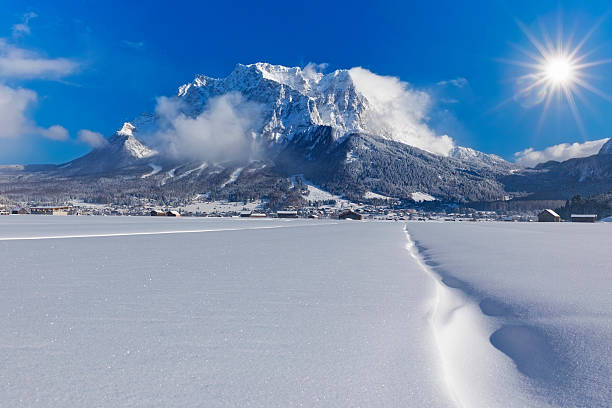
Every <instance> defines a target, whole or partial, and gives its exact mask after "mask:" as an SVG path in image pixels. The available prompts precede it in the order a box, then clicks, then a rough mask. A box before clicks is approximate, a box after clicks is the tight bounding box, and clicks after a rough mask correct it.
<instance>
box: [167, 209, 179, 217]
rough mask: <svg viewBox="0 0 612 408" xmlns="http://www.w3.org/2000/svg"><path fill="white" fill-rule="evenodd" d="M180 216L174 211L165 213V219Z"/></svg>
mask: <svg viewBox="0 0 612 408" xmlns="http://www.w3.org/2000/svg"><path fill="white" fill-rule="evenodd" d="M180 216H181V214H180V213H179V212H178V211H176V210H170V211H167V212H166V217H180Z"/></svg>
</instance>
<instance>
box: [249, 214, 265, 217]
mask: <svg viewBox="0 0 612 408" xmlns="http://www.w3.org/2000/svg"><path fill="white" fill-rule="evenodd" d="M250 217H251V218H266V214H264V213H251V216H250Z"/></svg>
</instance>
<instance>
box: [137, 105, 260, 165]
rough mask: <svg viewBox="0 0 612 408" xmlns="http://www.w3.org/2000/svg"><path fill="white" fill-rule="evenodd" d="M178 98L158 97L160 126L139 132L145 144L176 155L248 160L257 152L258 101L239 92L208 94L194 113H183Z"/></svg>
mask: <svg viewBox="0 0 612 408" xmlns="http://www.w3.org/2000/svg"><path fill="white" fill-rule="evenodd" d="M182 103H183V102H182V101H180V100H179V99H177V98H167V97H160V98H157V107H156V109H155V113H156V114H157V116H158V118H159V122H160V130H158V131H156V132H155V133H153V134H150V135H146V134H145V135H142V137H143V139H144V140H145V141H146V142H147V144H149V145H151V146H153V147H154V148H155V149H157V150H158V151H161V152H164V153H166V154H168V155H170V156H172V157H175V158H183V159H193V160H196V159H197V160H210V161H227V160H241V161H244V160H248V159H249V158H252V157H253V155H254V154H256V150H257V146H256V145H255V143H254V139H255V133H254V130H255V129H257V128H259V126H260V125H261V116H262V115H261V109H260V107H259V105H257V104H255V103H253V102H249V101H246V100H245V99H244V98H243V97H242V95H240V94H239V93H228V94H225V95H222V96H217V97H214V98H211V99H210V100H209V101H208V103H207V106H206V107H205V109H204V111H203V112H202V113H201V114H200V115H198V116H197V117H195V118H193V117H189V116H186V115H185V114H184V113H182V110H183V108H184V107H183V106H182V105H181V104H182Z"/></svg>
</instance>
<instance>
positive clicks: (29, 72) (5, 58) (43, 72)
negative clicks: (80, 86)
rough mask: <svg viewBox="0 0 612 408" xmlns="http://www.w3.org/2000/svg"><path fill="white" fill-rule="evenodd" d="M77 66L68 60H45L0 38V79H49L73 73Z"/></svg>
mask: <svg viewBox="0 0 612 408" xmlns="http://www.w3.org/2000/svg"><path fill="white" fill-rule="evenodd" d="M78 68H79V64H78V63H77V62H75V61H73V60H71V59H68V58H45V57H43V56H41V55H39V54H37V53H35V52H33V51H29V50H26V49H23V48H19V47H16V46H14V45H11V44H9V43H8V42H7V41H6V39H3V38H0V79H3V78H4V79H9V78H16V79H26V78H50V79H56V78H61V77H64V76H67V75H69V74H72V73H74V72H75V71H76V70H77V69H78Z"/></svg>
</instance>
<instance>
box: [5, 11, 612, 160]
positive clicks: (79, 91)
mask: <svg viewBox="0 0 612 408" xmlns="http://www.w3.org/2000/svg"><path fill="white" fill-rule="evenodd" d="M221 3H222V4H221ZM374 3H377V4H374ZM0 5H1V6H2V10H3V12H2V13H0V39H2V40H0V59H1V57H2V52H4V53H5V54H6V53H8V52H9V51H10V50H13V54H14V53H15V52H16V51H15V50H17V51H19V52H21V53H29V54H28V55H29V56H30V57H32V58H36V59H37V61H38V62H40V63H41V64H43V65H41V67H40V69H39V70H38V71H37V72H34V73H30V74H27V73H23V72H13V73H11V72H9V73H7V72H4V75H3V72H2V69H1V67H0V90H2V89H3V90H4V94H5V100H6V98H7V97H6V95H12V96H10V97H13V98H18V101H21V102H23V101H24V100H26V101H28V102H27V103H25V102H24V103H25V105H24V106H25V107H24V109H23V110H22V111H20V114H22V119H23V120H24V121H26V122H27V126H28V131H24V132H21V133H23V134H15V135H10V137H9V135H5V136H6V137H2V132H1V131H0V144H3V145H4V147H3V148H2V149H0V163H4V164H6V163H60V162H64V161H68V160H70V159H72V158H74V157H76V156H78V155H81V154H83V153H86V152H87V151H88V150H89V149H90V148H91V147H90V145H88V144H86V143H83V142H82V141H79V140H78V135H79V133H78V132H79V130H81V129H89V130H91V131H94V132H99V133H102V134H103V135H109V134H112V133H113V132H114V131H115V130H116V129H117V128H118V127H120V125H121V123H122V122H123V121H127V120H130V119H132V118H134V117H135V116H137V115H138V114H139V113H141V112H143V111H152V110H153V109H154V106H155V98H156V97H157V96H161V95H172V94H174V93H175V92H176V89H177V88H178V86H179V85H181V84H183V83H185V82H188V81H190V80H192V79H193V77H194V75H195V74H196V73H203V74H207V75H210V76H218V77H224V76H226V75H228V74H229V73H230V72H231V70H232V69H233V67H234V66H235V65H236V64H237V63H253V62H257V61H265V62H270V63H273V64H282V65H288V66H304V65H306V64H307V63H308V62H317V63H327V64H329V67H328V69H327V70H328V71H329V70H333V69H338V68H351V67H355V66H361V67H364V68H367V69H369V70H370V71H372V72H375V73H377V74H379V75H388V76H396V77H399V78H400V79H401V80H402V81H406V82H408V83H410V84H412V85H413V86H415V87H417V88H419V89H423V90H426V91H427V92H429V93H430V94H431V95H432V97H433V98H434V101H435V105H434V108H433V110H432V112H431V113H430V120H429V124H430V126H431V127H432V128H434V129H435V130H436V131H437V132H439V133H447V134H448V135H450V136H451V137H453V139H454V140H455V141H456V142H457V143H458V144H461V145H465V146H469V147H473V148H475V149H478V150H482V151H485V152H487V153H496V154H499V155H501V156H503V157H504V158H507V159H514V157H513V154H514V153H515V152H517V151H521V150H523V149H526V148H529V147H532V148H534V149H536V150H541V149H544V148H546V147H548V146H551V145H556V144H559V143H562V142H579V143H582V142H585V141H589V140H597V139H602V138H606V137H610V136H612V121H610V120H608V118H610V117H612V102H610V100H607V99H605V98H603V97H601V96H598V95H595V94H593V93H591V92H584V96H585V100H584V101H583V100H578V102H577V108H578V112H579V114H580V118H581V120H582V123H583V126H582V129H581V128H580V126H578V124H577V121H576V120H575V119H574V117H573V115H572V112H571V110H570V109H569V107H568V104H567V103H566V102H564V101H560V102H559V103H557V102H556V101H554V102H553V103H552V104H551V106H550V108H549V109H548V111H547V114H546V116H545V118H544V119H543V120H542V119H541V117H542V113H543V105H544V104H543V103H540V104H538V105H536V106H531V107H526V106H525V104H524V103H519V102H520V101H517V100H515V99H513V94H514V93H515V92H516V89H517V85H516V81H515V78H516V77H518V76H519V75H523V74H525V73H526V71H525V68H523V67H519V66H515V65H513V64H508V63H506V62H504V60H514V61H526V60H527V58H526V57H525V55H523V54H522V53H521V52H519V51H518V50H517V46H518V47H523V48H526V49H530V50H532V51H535V49H534V48H533V46H532V45H531V44H530V42H529V41H528V39H527V37H526V36H525V34H524V32H523V31H522V30H521V29H520V28H519V26H518V24H517V20H519V21H522V22H523V23H524V24H525V25H526V26H527V27H528V28H529V29H530V30H531V31H532V32H534V33H535V34H536V36H538V35H540V27H544V28H545V29H546V30H549V31H550V33H551V34H554V33H555V32H556V29H557V21H558V20H559V16H561V17H560V19H561V21H562V22H563V24H562V26H563V29H564V32H565V33H570V32H571V31H573V30H575V33H576V34H575V38H576V39H578V38H581V37H582V36H583V35H584V34H586V32H587V31H588V30H589V29H590V28H591V27H593V26H594V25H595V24H596V23H597V22H598V21H599V20H600V19H601V18H602V17H603V16H604V15H606V13H608V12H609V11H610V10H609V9H610V3H609V2H608V1H589V2H581V1H580V2H579V1H576V2H549V1H507V2H503V1H473V2H467V1H466V2H457V1H440V2H408V1H398V2H394V1H385V2H367V1H366V2H359V1H351V2H329V1H321V2H319V1H309V2H287V1H283V2H274V1H267V2H254V1H245V2H239V1H234V2H232V1H227V2H211V3H207V2H202V1H199V2H195V1H194V2H189V1H175V2H171V3H169V2H165V1H164V2H162V1H160V2H154V1H147V2H145V1H142V2H139V1H134V2H124V1H121V2H119V1H108V0H106V1H58V0H56V1H53V2H49V1H30V2H21V1H20V2H14V1H6V0H1V1H0ZM566 35H568V34H566ZM611 40H612V19H611V17H610V16H609V17H607V18H605V19H604V20H603V22H602V23H601V25H600V26H599V28H598V29H597V30H596V31H595V32H594V34H593V35H592V36H591V37H590V38H589V40H588V42H587V43H586V44H585V46H584V48H583V50H584V51H593V53H592V54H591V55H589V57H588V59H589V60H593V61H594V60H603V59H606V58H612V42H611ZM2 47H4V51H3V48H2ZM7 49H8V50H9V51H7ZM4 56H5V57H6V55H4ZM45 61H46V63H48V62H49V61H52V65H44V64H45ZM0 62H1V61H0ZM611 69H612V64H607V65H605V64H604V65H600V66H595V67H591V68H589V69H588V72H589V74H590V75H591V77H589V79H588V80H589V82H590V83H591V84H592V85H593V86H595V87H596V88H597V89H599V90H600V91H601V92H602V93H604V94H608V95H612V79H611V78H606V77H610V75H609V74H608V73H609V72H610V70H611ZM527 72H528V71H527ZM457 78H464V79H465V81H464V80H463V79H461V80H460V83H459V82H455V84H454V85H453V83H451V82H450V81H451V80H453V79H457ZM441 82H443V83H444V82H445V83H446V84H445V85H442V84H440V83H441ZM456 85H462V86H456ZM17 91H22V92H21V93H20V94H19V95H16V94H15V92H17ZM26 91H27V92H26ZM1 95H2V94H1V93H0V96H1ZM505 101H506V102H505ZM504 102H505V103H504ZM10 105H11V106H13V107H14V106H16V103H11V104H10ZM26 105H27V106H26ZM1 106H2V105H1V103H0V109H1ZM13 113H14V112H13ZM1 115H2V112H1V111H0V118H2V116H1ZM6 117H12V116H6ZM5 121H8V119H5ZM24 123H25V122H24ZM54 125H58V126H61V127H62V128H63V129H65V130H66V131H67V133H65V132H64V131H62V130H61V129H59V127H56V128H52V129H49V127H51V126H54ZM5 133H6V132H5ZM17 133H19V132H17ZM58 139H59V140H58Z"/></svg>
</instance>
